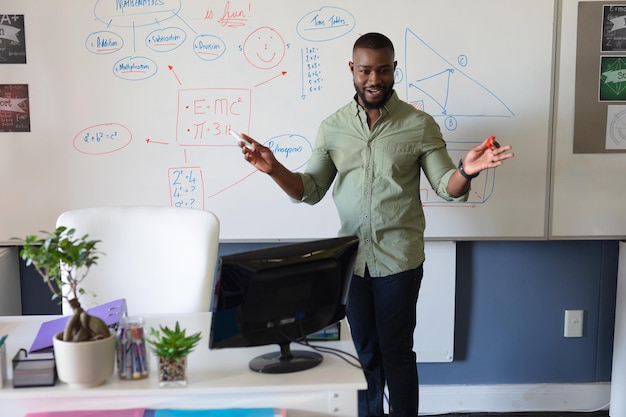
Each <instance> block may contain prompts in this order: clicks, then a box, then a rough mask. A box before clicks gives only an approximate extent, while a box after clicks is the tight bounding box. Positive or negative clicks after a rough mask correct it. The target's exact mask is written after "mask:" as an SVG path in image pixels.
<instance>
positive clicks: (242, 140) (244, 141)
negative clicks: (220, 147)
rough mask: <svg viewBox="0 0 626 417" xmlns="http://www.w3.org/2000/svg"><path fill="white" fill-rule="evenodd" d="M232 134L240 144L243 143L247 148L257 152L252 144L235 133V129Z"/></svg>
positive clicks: (231, 131) (231, 130)
mask: <svg viewBox="0 0 626 417" xmlns="http://www.w3.org/2000/svg"><path fill="white" fill-rule="evenodd" d="M230 134H231V135H233V136H234V137H235V139H237V141H238V142H243V144H244V145H246V148H248V149H250V150H251V151H253V152H254V151H255V149H254V147H252V144H251V143H250V142H248V141H247V140H245V139H244V138H243V137H242V136H241V135H240V134H239V133H237V132H235V131H234V130H233V129H230Z"/></svg>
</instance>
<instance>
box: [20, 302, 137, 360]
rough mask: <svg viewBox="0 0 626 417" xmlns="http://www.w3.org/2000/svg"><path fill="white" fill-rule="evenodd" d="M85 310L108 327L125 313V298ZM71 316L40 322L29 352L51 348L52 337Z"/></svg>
mask: <svg viewBox="0 0 626 417" xmlns="http://www.w3.org/2000/svg"><path fill="white" fill-rule="evenodd" d="M87 312H88V313H89V314H91V315H93V316H96V317H99V318H101V319H102V320H103V321H104V322H105V323H106V324H107V325H108V326H109V327H111V326H114V325H116V324H117V323H119V321H120V319H121V318H122V317H124V316H126V314H127V309H126V299H125V298H120V299H119V300H114V301H111V302H108V303H105V304H101V305H99V306H96V307H93V308H90V309H89V310H87ZM70 317H71V316H69V315H68V316H63V317H59V318H58V319H54V320H50V321H46V322H44V323H41V327H39V331H38V332H37V336H35V340H34V341H33V344H32V345H31V346H30V350H29V351H28V352H29V353H34V352H44V351H47V350H50V349H52V338H53V337H54V335H56V334H57V333H59V332H62V331H63V329H65V323H67V321H68V320H69V319H70Z"/></svg>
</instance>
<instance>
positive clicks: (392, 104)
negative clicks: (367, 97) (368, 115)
mask: <svg viewBox="0 0 626 417" xmlns="http://www.w3.org/2000/svg"><path fill="white" fill-rule="evenodd" d="M399 102H400V98H398V94H397V93H396V90H393V93H392V94H391V97H389V100H387V102H386V103H385V104H384V105H383V106H382V107H381V108H380V110H381V113H385V112H386V113H387V114H391V113H393V111H394V110H395V109H396V107H398V103H399ZM353 106H354V110H355V112H356V115H357V116H358V115H359V113H360V112H365V109H364V108H363V107H362V106H361V105H360V104H359V97H358V95H356V94H355V95H354V97H353Z"/></svg>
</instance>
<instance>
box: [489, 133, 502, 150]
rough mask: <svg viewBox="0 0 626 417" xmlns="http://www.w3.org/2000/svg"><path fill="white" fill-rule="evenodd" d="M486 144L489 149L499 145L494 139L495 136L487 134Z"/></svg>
mask: <svg viewBox="0 0 626 417" xmlns="http://www.w3.org/2000/svg"><path fill="white" fill-rule="evenodd" d="M487 146H488V147H489V148H490V149H493V148H499V147H500V144H499V143H498V141H497V140H496V137H495V136H489V139H487Z"/></svg>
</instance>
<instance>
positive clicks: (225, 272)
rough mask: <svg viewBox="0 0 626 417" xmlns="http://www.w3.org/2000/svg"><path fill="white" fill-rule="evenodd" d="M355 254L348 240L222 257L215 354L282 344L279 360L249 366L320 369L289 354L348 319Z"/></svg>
mask: <svg viewBox="0 0 626 417" xmlns="http://www.w3.org/2000/svg"><path fill="white" fill-rule="evenodd" d="M357 247H358V239H357V238H356V237H355V236H350V237H342V238H332V239H322V240H315V241H311V242H304V243H295V244H289V245H284V246H278V247H274V248H269V249H261V250H256V251H250V252H244V253H239V254H233V255H226V256H221V257H220V259H219V261H218V266H217V274H216V280H215V286H214V294H213V302H212V312H213V315H212V320H211V329H210V336H209V347H210V348H211V349H217V348H234V347H249V346H261V345H270V344H278V345H279V346H280V350H281V351H280V352H277V353H275V354H270V355H263V357H261V358H255V359H254V360H253V361H252V362H251V363H250V368H251V369H253V370H255V371H258V372H267V373H282V372H292V371H297V370H303V369H308V368H310V367H312V366H315V365H316V364H317V363H319V362H320V361H321V355H318V354H316V353H314V352H308V351H291V349H290V348H289V344H290V343H291V342H292V341H295V340H301V339H303V338H304V337H305V336H306V335H308V334H311V333H314V332H317V331H319V330H322V329H324V328H325V327H327V326H329V325H331V324H333V323H336V322H337V321H338V320H341V319H342V318H343V317H344V316H345V308H346V297H347V291H348V286H349V284H350V279H351V277H352V273H353V269H354V260H355V257H356V251H357ZM312 358H314V359H312Z"/></svg>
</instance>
